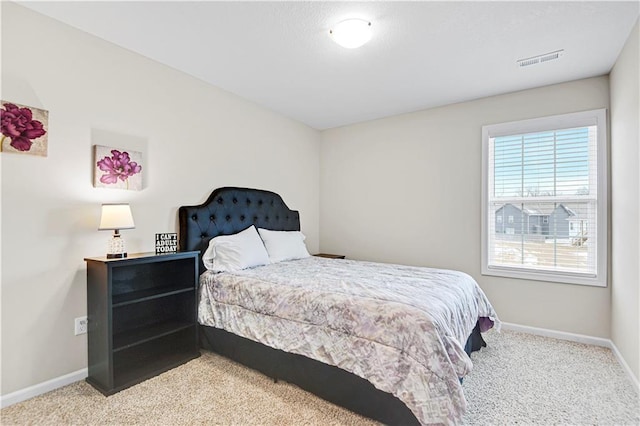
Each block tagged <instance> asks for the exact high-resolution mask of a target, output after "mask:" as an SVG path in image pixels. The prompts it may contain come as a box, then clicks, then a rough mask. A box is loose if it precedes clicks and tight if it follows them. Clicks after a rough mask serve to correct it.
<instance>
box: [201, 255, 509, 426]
mask: <svg viewBox="0 0 640 426" xmlns="http://www.w3.org/2000/svg"><path fill="white" fill-rule="evenodd" d="M200 284H201V290H200V291H201V293H200V295H201V297H200V303H199V312H198V319H199V322H200V323H201V324H203V325H207V326H212V327H217V328H222V329H224V330H227V331H229V332H231V333H234V334H236V335H238V336H242V337H245V338H247V339H251V340H254V341H257V342H260V343H263V344H265V345H268V346H271V347H273V348H276V349H281V350H283V351H287V352H293V353H297V354H300V355H304V356H307V357H309V358H313V359H316V360H318V361H321V362H324V363H325V364H330V365H334V366H337V367H340V368H342V369H344V370H347V371H349V372H351V373H353V374H355V375H357V376H359V377H362V378H364V379H366V380H368V381H369V382H371V383H372V384H373V385H374V386H375V387H376V388H378V389H380V390H382V391H385V392H388V393H391V394H393V395H395V396H396V397H397V398H398V399H400V400H401V401H403V402H404V403H405V404H406V405H407V407H408V408H409V409H410V410H411V411H412V412H413V413H414V414H415V416H416V418H417V419H418V420H419V421H420V422H421V423H422V424H434V423H436V424H455V423H459V422H460V420H461V417H462V414H463V412H464V410H465V406H466V401H465V399H464V395H463V391H462V387H461V385H460V381H459V380H458V378H459V377H464V376H465V375H466V374H467V373H468V372H469V371H470V370H471V368H472V364H471V360H470V358H469V357H468V356H467V354H466V353H465V352H464V344H465V342H466V340H467V337H468V336H469V335H470V334H471V331H472V330H473V327H474V326H475V324H476V321H477V320H478V318H480V317H486V318H490V319H491V320H493V321H495V322H497V321H498V319H497V316H496V313H495V311H494V310H493V307H492V306H491V304H490V303H489V301H488V299H487V298H486V296H485V295H484V293H483V292H482V290H481V289H480V287H479V286H478V285H477V283H476V282H475V281H474V280H473V278H471V277H470V276H469V275H467V274H465V273H463V272H457V271H449V270H442V269H429V268H419V267H411V266H400V265H391V264H382V263H371V262H361V261H352V260H334V259H324V258H319V257H310V258H306V259H301V260H295V261H288V262H281V263H277V264H273V265H266V266H261V267H257V268H253V269H246V270H243V271H240V272H236V273H233V274H231V273H220V274H215V273H212V272H208V271H207V272H205V273H204V274H202V275H201V277H200ZM497 325H499V323H498V324H497Z"/></svg>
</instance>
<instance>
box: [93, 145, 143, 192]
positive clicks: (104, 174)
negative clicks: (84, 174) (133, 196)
mask: <svg viewBox="0 0 640 426" xmlns="http://www.w3.org/2000/svg"><path fill="white" fill-rule="evenodd" d="M94 153H95V156H94V159H95V160H94V177H93V186H95V187H96V188H114V189H130V190H134V191H139V190H141V189H142V169H143V168H142V154H141V153H140V152H136V151H131V150H125V149H119V148H111V147H108V146H102V145H94Z"/></svg>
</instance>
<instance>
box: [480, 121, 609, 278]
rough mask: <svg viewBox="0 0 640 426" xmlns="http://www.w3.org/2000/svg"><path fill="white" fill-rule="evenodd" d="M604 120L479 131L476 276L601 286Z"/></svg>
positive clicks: (514, 124) (603, 274)
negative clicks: (480, 197) (480, 207)
mask: <svg viewBox="0 0 640 426" xmlns="http://www.w3.org/2000/svg"><path fill="white" fill-rule="evenodd" d="M605 119H606V114H605V110H597V111H587V112H583V113H575V114H566V115H561V116H554V117H546V118H541V119H534V120H526V121H521V122H512V123H504V124H498V125H491V126H484V127H483V223H482V224H483V233H482V235H483V246H482V257H483V264H482V266H483V274H486V275H499V276H508V277H515V278H528V279H535V280H545V281H557V282H566V283H575V284H591V285H601V286H603V285H606V255H607V253H606V247H607V245H606V241H607V234H606V215H607V208H606V200H607V196H606V187H607V184H606V157H605V156H606V138H605V136H606V128H605V126H606V121H605ZM505 217H506V218H507V221H506V223H505V221H504V218H505Z"/></svg>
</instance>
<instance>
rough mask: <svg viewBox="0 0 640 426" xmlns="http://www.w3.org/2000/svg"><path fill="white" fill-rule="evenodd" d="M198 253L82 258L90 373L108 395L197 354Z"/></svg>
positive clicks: (90, 376)
mask: <svg viewBox="0 0 640 426" xmlns="http://www.w3.org/2000/svg"><path fill="white" fill-rule="evenodd" d="M198 256H199V253H198V252H180V253H173V254H162V255H156V254H153V253H141V254H134V255H130V256H129V257H128V258H124V259H106V258H86V259H85V261H86V262H87V319H88V351H89V368H88V369H89V374H88V377H87V382H89V383H90V384H91V385H93V386H94V387H95V388H96V389H98V390H99V391H100V392H102V393H103V394H105V395H111V394H113V393H115V392H118V391H120V390H122V389H125V388H127V387H129V386H132V385H134V384H136V383H139V382H141V381H143V380H146V379H148V378H150V377H153V376H155V375H157V374H160V373H162V372H164V371H166V370H169V369H171V368H173V367H175V366H177V365H180V364H182V363H185V362H187V361H189V360H191V359H193V358H196V357H198V356H200V351H199V346H198V327H197V322H196V300H197V294H196V291H197V270H198Z"/></svg>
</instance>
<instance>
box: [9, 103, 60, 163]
mask: <svg viewBox="0 0 640 426" xmlns="http://www.w3.org/2000/svg"><path fill="white" fill-rule="evenodd" d="M0 104H2V106H1V107H0V147H1V148H0V149H2V152H13V153H16V154H29V155H39V156H41V157H46V156H47V149H48V144H49V141H48V132H47V129H48V128H49V111H46V110H44V109H39V108H34V107H30V106H25V105H20V104H16V103H13V102H7V101H2V100H0Z"/></svg>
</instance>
